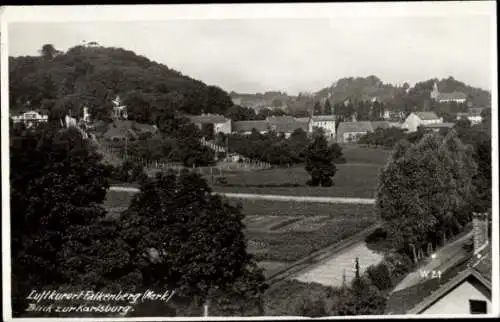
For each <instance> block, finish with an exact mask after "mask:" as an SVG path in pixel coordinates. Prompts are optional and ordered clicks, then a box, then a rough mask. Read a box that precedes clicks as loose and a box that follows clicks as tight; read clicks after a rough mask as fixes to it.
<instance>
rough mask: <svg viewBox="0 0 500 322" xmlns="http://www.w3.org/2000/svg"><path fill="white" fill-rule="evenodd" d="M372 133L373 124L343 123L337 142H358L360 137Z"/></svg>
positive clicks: (339, 129) (338, 131) (339, 128)
mask: <svg viewBox="0 0 500 322" xmlns="http://www.w3.org/2000/svg"><path fill="white" fill-rule="evenodd" d="M372 131H373V127H372V125H371V122H342V123H340V124H339V127H338V129H337V142H339V143H352V142H357V141H358V140H359V138H360V137H362V136H363V135H365V134H366V133H368V132H372Z"/></svg>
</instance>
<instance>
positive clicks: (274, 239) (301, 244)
mask: <svg viewBox="0 0 500 322" xmlns="http://www.w3.org/2000/svg"><path fill="white" fill-rule="evenodd" d="M230 202H232V203H236V202H239V203H241V204H242V206H243V212H244V213H245V215H246V216H247V217H246V218H245V224H246V226H247V227H246V234H247V238H248V239H249V247H248V248H249V249H248V250H249V252H251V253H253V254H254V255H255V256H256V257H257V259H258V260H259V261H272V262H276V261H278V262H292V261H296V260H299V259H301V258H302V257H304V256H306V255H309V254H310V253H312V252H314V251H317V250H319V249H322V248H324V247H326V246H328V245H331V244H334V243H336V242H338V241H341V240H342V239H344V238H347V237H349V236H352V235H354V234H356V233H357V232H360V231H361V230H363V229H365V228H367V227H369V226H371V225H373V224H375V223H376V222H377V221H378V218H377V216H376V215H375V214H374V212H373V206H372V205H350V204H323V203H303V202H300V203H298V202H280V201H267V200H234V199H231V200H230Z"/></svg>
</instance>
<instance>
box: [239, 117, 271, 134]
mask: <svg viewBox="0 0 500 322" xmlns="http://www.w3.org/2000/svg"><path fill="white" fill-rule="evenodd" d="M254 129H255V130H256V131H257V132H258V133H260V134H266V133H267V132H269V124H268V123H267V121H264V120H261V121H236V122H234V123H233V133H238V134H244V135H250V134H252V130H254Z"/></svg>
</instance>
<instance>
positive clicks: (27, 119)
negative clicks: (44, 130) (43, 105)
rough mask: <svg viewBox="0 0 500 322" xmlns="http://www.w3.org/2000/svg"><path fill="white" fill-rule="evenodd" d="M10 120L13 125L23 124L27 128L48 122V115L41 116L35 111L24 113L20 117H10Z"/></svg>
mask: <svg viewBox="0 0 500 322" xmlns="http://www.w3.org/2000/svg"><path fill="white" fill-rule="evenodd" d="M11 118H12V121H13V122H14V123H24V125H26V127H28V128H29V127H31V126H33V125H35V124H37V123H45V122H48V120H49V116H48V115H44V114H41V113H39V112H37V111H29V112H25V113H23V114H21V115H15V116H12V117H11Z"/></svg>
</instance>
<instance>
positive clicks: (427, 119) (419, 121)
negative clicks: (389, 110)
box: [402, 112, 443, 132]
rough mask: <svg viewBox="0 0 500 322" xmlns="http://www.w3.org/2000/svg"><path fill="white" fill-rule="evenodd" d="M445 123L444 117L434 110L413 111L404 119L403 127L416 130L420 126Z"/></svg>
mask: <svg viewBox="0 0 500 322" xmlns="http://www.w3.org/2000/svg"><path fill="white" fill-rule="evenodd" d="M439 123H443V118H442V117H441V118H440V117H438V116H437V115H436V113H434V112H413V113H411V114H410V115H408V117H407V118H406V120H405V121H404V123H403V125H402V128H403V129H406V130H407V131H408V132H416V131H417V130H418V127H419V126H427V125H431V124H439Z"/></svg>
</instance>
